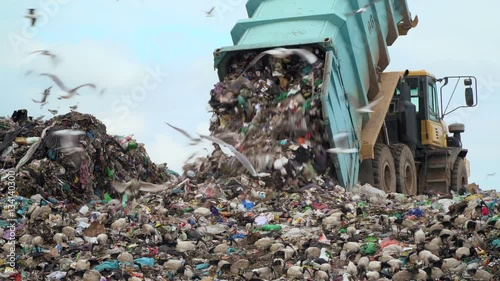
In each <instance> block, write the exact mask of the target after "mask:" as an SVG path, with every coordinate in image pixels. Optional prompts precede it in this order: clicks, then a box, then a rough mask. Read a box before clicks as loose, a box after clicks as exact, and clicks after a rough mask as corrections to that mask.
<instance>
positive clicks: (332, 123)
mask: <svg viewBox="0 0 500 281" xmlns="http://www.w3.org/2000/svg"><path fill="white" fill-rule="evenodd" d="M370 3H372V2H371V1H367V0H365V1H364V0H352V1H348V0H249V1H248V2H247V4H246V8H247V12H248V17H249V19H244V20H240V21H238V22H237V23H236V25H235V26H234V28H233V29H232V31H231V35H232V39H233V44H234V46H228V47H223V48H220V49H217V50H215V52H214V59H215V68H216V69H217V71H218V75H219V78H220V79H221V80H222V79H223V78H224V77H225V75H226V74H227V71H228V65H227V64H228V61H229V58H230V57H231V55H232V54H234V53H239V52H242V51H246V50H254V49H268V48H275V47H285V48H287V47H299V46H302V45H311V44H312V45H315V46H316V47H319V48H320V49H322V50H323V51H325V52H326V61H325V64H324V67H325V69H324V77H323V89H322V101H323V114H324V119H325V120H326V122H327V124H328V127H329V132H328V133H329V135H330V143H331V146H332V147H335V146H336V144H335V143H334V139H333V138H332V137H331V136H332V135H335V134H338V133H341V132H351V133H350V136H349V145H350V147H357V148H358V149H359V148H360V134H361V130H362V128H363V125H364V124H366V122H368V120H369V118H370V115H369V114H368V113H363V114H359V113H358V112H357V111H356V109H355V107H360V106H365V105H367V104H368V103H369V100H371V99H373V97H374V96H375V95H376V94H377V93H378V92H379V89H378V88H379V84H378V72H381V71H383V70H384V69H385V68H386V67H387V65H388V64H389V54H388V51H387V46H390V45H392V44H393V42H394V41H395V40H396V38H397V37H398V36H399V35H405V34H406V31H407V30H408V29H410V28H411V27H412V19H411V16H410V13H409V11H408V5H407V1H406V0H379V1H375V2H373V3H372V4H371V5H368V4H370ZM365 5H366V10H365V11H364V12H361V13H354V12H353V11H356V10H358V9H360V8H362V7H364V6H365ZM334 161H335V162H334V166H335V168H336V172H337V177H338V180H339V182H340V184H342V185H343V186H345V187H347V188H348V189H350V188H352V186H353V185H354V184H356V183H357V182H358V173H359V165H360V157H359V155H358V154H337V155H336V156H335V157H334Z"/></svg>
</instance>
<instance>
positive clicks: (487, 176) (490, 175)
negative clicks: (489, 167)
mask: <svg viewBox="0 0 500 281" xmlns="http://www.w3.org/2000/svg"><path fill="white" fill-rule="evenodd" d="M496 174H497V173H489V174H487V175H486V178H485V180H486V179H488V178H489V177H494V176H495V175H496Z"/></svg>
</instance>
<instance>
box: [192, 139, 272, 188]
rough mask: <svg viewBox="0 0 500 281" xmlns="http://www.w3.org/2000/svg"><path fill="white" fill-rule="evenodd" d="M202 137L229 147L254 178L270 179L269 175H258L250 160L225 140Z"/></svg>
mask: <svg viewBox="0 0 500 281" xmlns="http://www.w3.org/2000/svg"><path fill="white" fill-rule="evenodd" d="M200 137H202V138H204V139H207V140H209V141H211V142H214V143H216V144H218V145H221V146H224V147H227V148H228V149H229V150H230V151H231V152H232V153H234V156H235V157H236V158H237V159H238V160H239V161H240V162H241V164H243V166H244V167H245V168H246V169H247V170H248V172H250V174H251V175H252V176H253V177H259V178H261V177H268V176H270V174H269V173H257V171H256V170H255V168H254V167H253V165H252V163H251V162H250V160H248V158H247V157H246V156H245V155H243V154H242V153H241V152H239V151H238V150H237V149H236V148H235V147H234V146H232V145H230V144H228V143H227V142H225V141H223V140H220V139H218V138H215V137H212V136H206V135H201V134H200Z"/></svg>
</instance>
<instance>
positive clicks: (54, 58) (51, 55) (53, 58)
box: [29, 50, 59, 65]
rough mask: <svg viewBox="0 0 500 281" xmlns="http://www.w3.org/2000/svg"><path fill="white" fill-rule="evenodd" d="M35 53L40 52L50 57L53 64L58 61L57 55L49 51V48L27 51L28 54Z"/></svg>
mask: <svg viewBox="0 0 500 281" xmlns="http://www.w3.org/2000/svg"><path fill="white" fill-rule="evenodd" d="M35 53H40V55H43V56H48V57H50V58H51V60H52V63H54V65H57V64H58V62H59V60H58V58H59V57H58V56H57V55H55V54H54V53H51V52H50V51H49V50H38V51H33V52H31V53H29V55H31V54H35Z"/></svg>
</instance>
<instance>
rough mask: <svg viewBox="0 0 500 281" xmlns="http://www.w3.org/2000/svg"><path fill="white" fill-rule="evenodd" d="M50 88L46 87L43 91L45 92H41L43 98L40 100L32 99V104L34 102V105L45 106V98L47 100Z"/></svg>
mask: <svg viewBox="0 0 500 281" xmlns="http://www.w3.org/2000/svg"><path fill="white" fill-rule="evenodd" d="M51 88H52V86H50V87H48V88H47V89H45V90H44V91H43V94H42V95H43V98H42V99H41V100H39V101H37V100H34V99H32V100H33V101H34V102H36V103H41V106H44V105H46V104H47V98H48V97H49V95H50V89H51Z"/></svg>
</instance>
